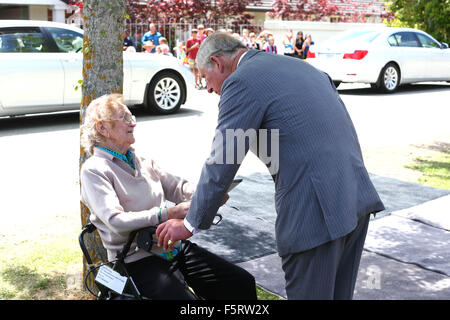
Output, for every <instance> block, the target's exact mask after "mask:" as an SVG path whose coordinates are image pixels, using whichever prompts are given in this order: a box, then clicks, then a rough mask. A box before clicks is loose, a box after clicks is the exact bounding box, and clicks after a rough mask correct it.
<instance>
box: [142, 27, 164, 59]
mask: <svg viewBox="0 0 450 320" xmlns="http://www.w3.org/2000/svg"><path fill="white" fill-rule="evenodd" d="M161 37H162V35H161V33H159V32H158V31H157V30H156V25H155V24H154V23H150V31H148V32H147V33H145V34H144V35H143V37H142V40H141V41H142V44H144V43H146V42H147V41H148V40H151V41H152V42H153V44H154V45H155V48H156V46H158V45H159V38H161ZM155 48H153V49H152V53H155V52H156V49H155Z"/></svg>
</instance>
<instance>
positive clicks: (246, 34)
mask: <svg viewBox="0 0 450 320" xmlns="http://www.w3.org/2000/svg"><path fill="white" fill-rule="evenodd" d="M241 41H242V43H243V44H244V45H246V46H247V47H248V43H249V42H250V38H249V32H248V29H242V37H241Z"/></svg>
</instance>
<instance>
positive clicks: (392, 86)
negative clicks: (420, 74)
mask: <svg viewBox="0 0 450 320" xmlns="http://www.w3.org/2000/svg"><path fill="white" fill-rule="evenodd" d="M399 84H400V71H399V70H398V67H397V66H396V65H395V64H393V63H388V64H387V65H386V66H385V67H384V68H383V70H381V73H380V78H379V80H378V83H377V87H378V88H379V89H381V91H383V92H387V93H392V92H394V91H395V90H397V88H398V85H399Z"/></svg>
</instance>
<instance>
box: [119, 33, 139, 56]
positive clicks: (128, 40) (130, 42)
mask: <svg viewBox="0 0 450 320" xmlns="http://www.w3.org/2000/svg"><path fill="white" fill-rule="evenodd" d="M122 38H123V47H122V49H123V51H127V49H128V48H129V47H133V48H134V49H135V50H134V51H136V44H135V43H134V39H133V37H130V36H129V35H128V32H127V31H126V30H125V31H124V32H123V33H122Z"/></svg>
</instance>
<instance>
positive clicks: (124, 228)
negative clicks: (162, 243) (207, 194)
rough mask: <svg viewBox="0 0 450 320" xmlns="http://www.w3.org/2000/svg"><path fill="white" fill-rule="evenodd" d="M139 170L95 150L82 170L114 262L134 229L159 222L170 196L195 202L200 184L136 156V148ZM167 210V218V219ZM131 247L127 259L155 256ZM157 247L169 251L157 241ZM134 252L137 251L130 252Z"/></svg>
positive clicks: (84, 190)
mask: <svg viewBox="0 0 450 320" xmlns="http://www.w3.org/2000/svg"><path fill="white" fill-rule="evenodd" d="M131 150H132V152H133V161H134V166H135V168H136V170H133V168H131V167H130V166H129V165H128V164H127V163H125V162H124V161H122V160H120V159H118V158H116V157H114V156H112V155H111V154H109V153H108V152H106V151H103V150H101V149H98V148H94V154H93V156H92V157H90V158H89V159H88V160H86V162H85V163H84V164H83V167H82V169H81V174H80V175H81V176H80V180H81V201H83V203H84V204H86V205H87V206H88V207H89V209H90V211H91V216H90V220H91V222H92V223H93V224H94V225H95V226H96V227H97V229H98V231H99V234H100V237H101V239H102V242H103V246H104V247H105V248H106V250H107V253H108V260H109V261H112V260H115V259H116V255H117V252H118V251H120V250H122V248H123V245H124V244H125V243H126V241H127V239H128V235H129V233H130V232H131V231H133V230H136V229H140V228H144V227H148V226H155V225H157V224H158V212H159V209H160V208H164V207H165V201H166V199H167V200H169V201H171V202H175V203H180V202H183V201H189V200H191V198H192V196H193V194H194V191H195V187H194V186H193V185H192V184H189V183H188V182H187V181H186V180H184V179H182V178H179V177H176V176H174V175H171V174H170V173H167V172H165V171H163V170H162V169H160V168H159V167H158V166H157V165H156V164H155V162H154V161H152V160H146V159H144V158H142V157H139V156H136V154H135V152H134V150H133V149H131ZM167 219H168V217H167V210H162V214H161V220H162V222H163V221H166V220H167ZM135 249H136V243H135V242H134V243H133V244H132V245H131V248H130V251H129V256H128V257H127V258H126V259H125V261H126V262H127V263H128V262H133V261H137V260H139V259H142V258H144V257H147V256H149V255H150V254H149V253H147V252H145V251H143V250H142V249H139V250H137V251H135ZM152 251H153V252H155V253H161V252H164V249H163V248H162V247H161V248H159V247H158V246H157V245H156V244H155V245H153V248H152ZM130 254H131V255H130Z"/></svg>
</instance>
